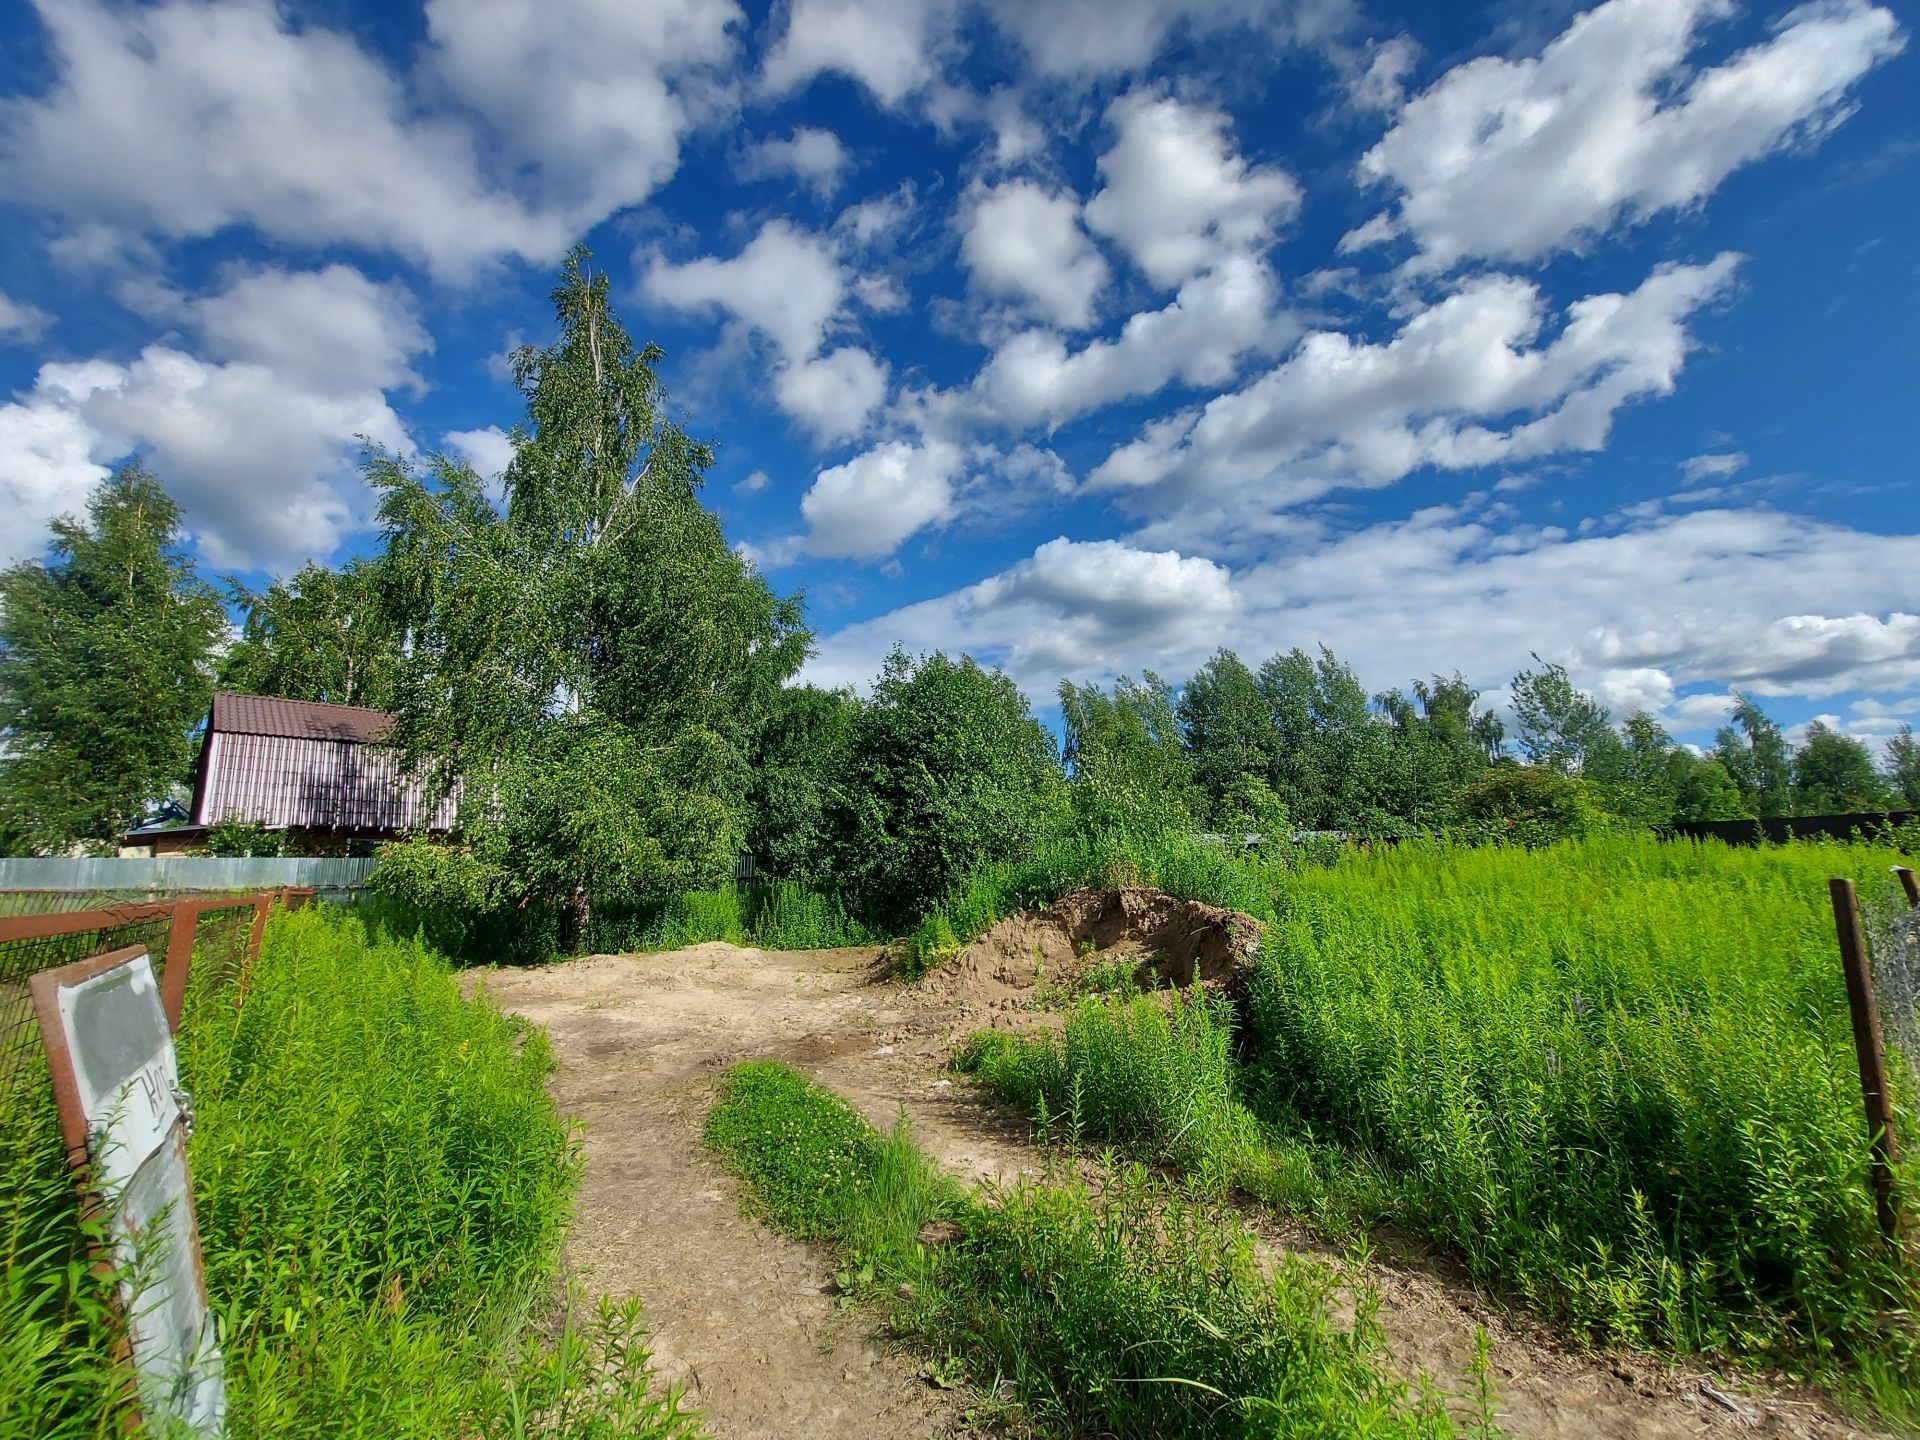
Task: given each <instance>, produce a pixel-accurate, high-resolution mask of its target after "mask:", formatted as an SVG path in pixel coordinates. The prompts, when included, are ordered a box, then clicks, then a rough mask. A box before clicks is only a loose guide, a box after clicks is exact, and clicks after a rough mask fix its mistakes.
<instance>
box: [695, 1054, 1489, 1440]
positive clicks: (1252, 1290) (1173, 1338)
mask: <svg viewBox="0 0 1920 1440" xmlns="http://www.w3.org/2000/svg"><path fill="white" fill-rule="evenodd" d="M706 1134H707V1141H708V1143H709V1144H710V1145H712V1146H713V1147H714V1148H715V1149H716V1150H717V1151H719V1152H720V1154H721V1155H722V1156H723V1157H724V1158H725V1159H726V1160H727V1162H728V1163H729V1164H730V1165H731V1166H732V1167H733V1168H734V1170H735V1171H736V1172H738V1173H739V1175H740V1176H741V1178H742V1179H743V1180H744V1181H745V1183H746V1186H747V1193H748V1199H749V1203H750V1205H751V1206H752V1208H753V1210H754V1211H755V1212H756V1213H757V1214H759V1215H760V1216H761V1217H762V1218H763V1219H765V1220H766V1221H767V1222H768V1223H769V1224H771V1225H773V1226H774V1227H775V1228H776V1229H779V1230H782V1231H784V1232H785V1233H787V1234H790V1235H795V1236H798V1237H801V1238H805V1239H812V1240H819V1241H824V1242H826V1243H828V1244H830V1245H831V1246H832V1247H833V1248H834V1250H835V1252H836V1254H837V1256H838V1259H839V1261H840V1271H839V1276H840V1281H841V1284H842V1285H843V1287H845V1288H846V1289H848V1290H850V1291H853V1292H855V1293H860V1294H866V1295H870V1296H874V1297H898V1298H891V1299H889V1301H888V1303H890V1304H891V1305H892V1311H891V1317H890V1319H891V1324H892V1325H893V1326H894V1328H895V1330H896V1331H897V1333H899V1334H900V1335H901V1336H902V1337H903V1338H905V1339H907V1340H908V1341H909V1342H910V1343H912V1344H914V1345H915V1346H916V1347H917V1348H919V1349H920V1350H922V1351H923V1352H924V1353H926V1354H927V1355H928V1356H929V1357H930V1359H931V1360H932V1362H933V1369H934V1373H936V1374H940V1375H943V1376H944V1375H947V1374H950V1373H951V1372H952V1371H953V1370H955V1369H964V1371H965V1372H966V1373H967V1374H968V1375H969V1376H970V1377H971V1378H972V1379H973V1381H974V1382H975V1383H976V1384H977V1385H978V1386H979V1387H980V1388H981V1390H982V1391H983V1392H985V1393H987V1394H990V1395H998V1396H1004V1397H1007V1398H1008V1399H1010V1401H1011V1402H1012V1403H1013V1404H1014V1405H1015V1406H1016V1407H1017V1413H1018V1415H1019V1417H1020V1418H1021V1419H1023V1420H1024V1422H1025V1423H1026V1424H1027V1425H1028V1426H1030V1427H1032V1428H1034V1429H1036V1430H1038V1431H1039V1432H1041V1433H1046V1434H1057V1435H1077V1434H1097V1435H1109V1436H1142V1437H1145V1436H1169V1435H1182V1436H1205V1437H1215V1436H1219V1437H1242V1436H1246V1437H1251V1436H1256V1435H1257V1436H1262V1437H1272V1436H1281V1437H1315V1440H1331V1437H1334V1436H1352V1435H1370V1436H1395V1437H1399V1436H1407V1437H1412V1436H1445V1435H1451V1434H1453V1433H1454V1431H1453V1427H1452V1425H1451V1422H1450V1421H1449V1420H1448V1419H1447V1417H1446V1415H1445V1413H1444V1412H1443V1411H1442V1410H1441V1408H1440V1406H1439V1404H1438V1401H1437V1399H1436V1398H1435V1397H1434V1396H1433V1395H1432V1394H1431V1393H1429V1392H1426V1391H1425V1390H1423V1391H1422V1392H1420V1393H1418V1394H1414V1393H1410V1392H1409V1391H1408V1389H1407V1387H1405V1386H1404V1385H1401V1384H1399V1383H1398V1382H1396V1381H1394V1380H1393V1379H1392V1378H1391V1377H1390V1376H1389V1375H1388V1374H1387V1372H1386V1369H1385V1365H1384V1361H1383V1356H1382V1352H1381V1345H1380V1334H1379V1330H1378V1326H1377V1325H1376V1324H1375V1322H1374V1320H1373V1318H1372V1314H1371V1307H1370V1306H1369V1305H1368V1304H1367V1303H1365V1302H1364V1300H1363V1303H1362V1304H1361V1306H1360V1309H1359V1315H1358V1318H1357V1319H1356V1321H1355V1323H1354V1324H1353V1325H1352V1326H1351V1327H1345V1328H1343V1327H1341V1326H1340V1325H1338V1324H1336V1323H1335V1322H1334V1320H1333V1319H1332V1318H1331V1314H1330V1310H1331V1308H1332V1306H1333V1305H1334V1304H1335V1303H1336V1299H1337V1297H1336V1291H1337V1290H1339V1289H1341V1288H1342V1287H1343V1286H1345V1285H1347V1284H1349V1283H1351V1281H1352V1277H1351V1276H1342V1275H1341V1274H1339V1273H1338V1272H1336V1271H1334V1270H1333V1269H1331V1268H1330V1267H1328V1266H1326V1265H1323V1264H1320V1263H1318V1262H1314V1261H1310V1260H1307V1259H1304V1258H1301V1257H1287V1258H1285V1259H1284V1260H1283V1261H1282V1262H1281V1263H1280V1265H1279V1266H1278V1267H1277V1268H1276V1269H1275V1271H1274V1273H1272V1274H1271V1275H1268V1274H1264V1273H1263V1272H1262V1270H1261V1269H1260V1267H1259V1266H1258V1265H1256V1263H1255V1260H1254V1255H1253V1249H1252V1243H1251V1240H1250V1237H1249V1236H1248V1234H1247V1232H1246V1231H1245V1230H1244V1229H1243V1228H1242V1227H1241V1226H1240V1224H1239V1223H1238V1222H1237V1220H1235V1219H1234V1218H1233V1217H1232V1216H1231V1215H1229V1214H1226V1213H1224V1212H1222V1211H1221V1210H1219V1209H1218V1208H1217V1207H1215V1206H1212V1205H1209V1204H1207V1203H1205V1202H1204V1201H1202V1200H1200V1199H1197V1198H1195V1197H1194V1196H1193V1195H1192V1194H1191V1193H1190V1192H1189V1191H1187V1190H1185V1189H1182V1188H1179V1187H1169V1186H1168V1185H1166V1184H1165V1183H1164V1182H1161V1181H1157V1180H1155V1179H1154V1178H1153V1177H1151V1176H1150V1175H1149V1174H1148V1173H1147V1172H1146V1171H1145V1170H1144V1169H1142V1168H1139V1167H1129V1168H1124V1169H1121V1170H1119V1171H1117V1172H1116V1173H1115V1175H1114V1177H1113V1180H1112V1183H1111V1184H1110V1185H1108V1186H1107V1187H1105V1188H1104V1189H1103V1191H1102V1192H1101V1193H1100V1194H1099V1195H1095V1194H1093V1193H1092V1192H1090V1191H1089V1190H1088V1189H1087V1187H1086V1186H1085V1185H1083V1184H1081V1183H1080V1182H1079V1181H1078V1180H1076V1179H1064V1180H1063V1179H1058V1178H1054V1179H1050V1180H1049V1181H1048V1182H1047V1183H1044V1184H1022V1185H1019V1186H1017V1187H1014V1188H1012V1189H1010V1190H1005V1191H1001V1192H998V1193H991V1194H987V1195H985V1196H968V1195H965V1194H963V1193H962V1192H961V1191H960V1189H959V1188H958V1186H956V1185H955V1184H954V1183H953V1182H952V1181H951V1180H949V1179H947V1178H946V1177H944V1176H943V1175H941V1174H940V1172H939V1171H938V1170H937V1169H936V1168H935V1166H934V1165H933V1162H932V1161H931V1160H929V1159H928V1158H927V1156H926V1155H925V1154H924V1153H923V1152H921V1151H920V1150H919V1149H918V1148H917V1147H916V1146H915V1145H914V1144H913V1143H912V1139H911V1137H910V1135H909V1133H908V1131H907V1128H906V1126H905V1124H904V1123H903V1124H901V1125H899V1126H897V1127H896V1128H895V1130H894V1132H893V1134H892V1135H890V1136H882V1135H880V1134H878V1133H877V1132H876V1131H874V1130H873V1129H872V1128H871V1127H870V1126H868V1125H867V1124H866V1123H865V1122H864V1121H863V1120H861V1119H860V1118H859V1117H858V1116H856V1115H854V1114H853V1113H852V1112H851V1111H850V1110H849V1109H848V1108H847V1107H846V1106H845V1104H843V1103H842V1102H841V1101H840V1100H838V1099H837V1098H836V1097H834V1096H833V1095H831V1094H830V1093H829V1092H827V1091H825V1090H822V1089H820V1088H819V1087H818V1086H814V1085H811V1084H809V1083H808V1082H807V1081H806V1080H805V1079H804V1078H803V1077H801V1076H800V1075H798V1074H796V1073H795V1072H794V1071H792V1070H790V1069H788V1068H787V1067H785V1066H783V1065H778V1064H774V1063H770V1062H754V1063H748V1064H743V1065H739V1066H736V1067H735V1068H734V1069H733V1070H732V1071H731V1072H730V1073H729V1075H728V1078H727V1083H726V1088H725V1091H724V1093H723V1095H722V1097H721V1100H720V1102H719V1103H718V1105H716V1107H715V1108H714V1110H713V1111H712V1113H711V1115H710V1116H709V1118H708V1122H707V1131H706ZM932 1221H945V1222H947V1223H948V1224H949V1225H951V1226H952V1227H953V1238H952V1239H951V1240H949V1241H948V1242H947V1243H941V1244H935V1245H928V1244H923V1243H921V1237H922V1235H923V1234H926V1233H928V1232H927V1231H926V1229H925V1227H926V1225H927V1224H928V1222H932Z"/></svg>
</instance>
